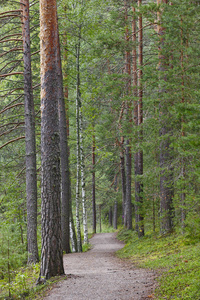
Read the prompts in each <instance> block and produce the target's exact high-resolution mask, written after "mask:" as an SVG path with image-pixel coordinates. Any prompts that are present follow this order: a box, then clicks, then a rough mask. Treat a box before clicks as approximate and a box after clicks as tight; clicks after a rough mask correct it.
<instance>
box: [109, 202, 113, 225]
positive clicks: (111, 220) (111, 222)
mask: <svg viewBox="0 0 200 300" xmlns="http://www.w3.org/2000/svg"><path fill="white" fill-rule="evenodd" d="M108 218H109V225H110V226H112V224H113V213H112V206H110V209H109V215H108Z"/></svg>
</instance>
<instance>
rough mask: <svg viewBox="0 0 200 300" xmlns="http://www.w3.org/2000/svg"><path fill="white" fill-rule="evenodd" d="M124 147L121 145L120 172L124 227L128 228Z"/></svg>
mask: <svg viewBox="0 0 200 300" xmlns="http://www.w3.org/2000/svg"><path fill="white" fill-rule="evenodd" d="M122 147H123V146H122V145H121V151H120V170H121V181H122V207H123V218H124V220H123V223H124V226H125V227H126V226H127V219H126V173H125V162H124V152H123V148H122Z"/></svg>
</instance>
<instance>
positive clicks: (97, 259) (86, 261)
mask: <svg viewBox="0 0 200 300" xmlns="http://www.w3.org/2000/svg"><path fill="white" fill-rule="evenodd" d="M115 237H116V234H115V233H100V234H96V235H94V237H93V238H92V239H91V240H90V243H91V244H92V246H93V247H92V249H91V250H90V251H88V252H85V253H72V254H67V255H65V256H64V266H65V273H66V274H67V280H64V281H61V282H60V283H59V284H57V286H56V287H55V288H54V289H53V290H51V291H50V292H49V294H48V295H47V297H45V299H46V300H53V299H54V300H107V299H109V300H125V299H127V300H132V299H134V300H144V299H150V298H152V293H153V290H154V288H155V286H156V282H155V273H154V272H153V271H150V270H145V269H137V268H135V267H134V266H133V265H132V264H131V263H130V262H129V261H124V260H120V259H119V258H117V257H116V256H115V255H114V252H115V251H117V250H119V249H121V248H123V246H124V244H123V243H121V242H119V241H118V240H116V238H115Z"/></svg>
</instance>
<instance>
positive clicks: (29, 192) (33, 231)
mask: <svg viewBox="0 0 200 300" xmlns="http://www.w3.org/2000/svg"><path fill="white" fill-rule="evenodd" d="M21 10H22V37H23V60H24V96H25V99H24V108H25V141H26V198H27V242H28V263H37V262H38V261H39V256H38V246H37V173H36V169H37V168H36V141H35V112H34V102H33V89H32V70H31V49H30V24H29V19H30V18H29V0H22V1H21Z"/></svg>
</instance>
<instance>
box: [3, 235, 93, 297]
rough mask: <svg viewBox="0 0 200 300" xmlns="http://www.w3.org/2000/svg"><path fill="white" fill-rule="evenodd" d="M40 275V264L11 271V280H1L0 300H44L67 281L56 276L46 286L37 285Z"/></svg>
mask: <svg viewBox="0 0 200 300" xmlns="http://www.w3.org/2000/svg"><path fill="white" fill-rule="evenodd" d="M92 236H93V234H92V233H89V234H88V237H89V238H91V237H92ZM82 248H83V252H86V251H88V250H90V249H91V244H90V243H88V244H83V245H82ZM39 273H40V264H35V265H34V264H33V265H28V266H25V267H21V268H18V269H16V270H10V280H9V276H5V277H4V278H3V279H1V280H0V300H7V299H9V300H14V299H26V300H33V299H34V300H39V299H43V296H44V295H45V294H46V293H47V292H48V291H49V290H51V289H52V287H53V286H54V285H55V284H56V283H57V282H58V281H61V280H65V279H67V276H65V275H64V276H56V277H52V278H50V279H49V280H47V281H46V283H45V284H41V285H36V282H37V279H38V277H39ZM9 281H10V283H9Z"/></svg>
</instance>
